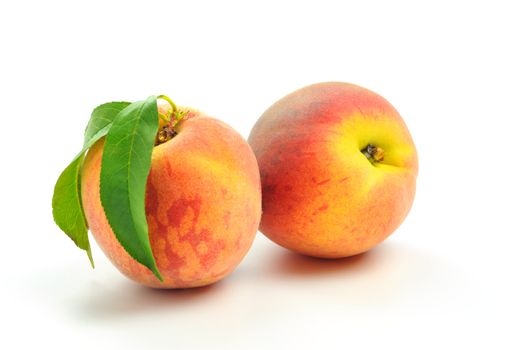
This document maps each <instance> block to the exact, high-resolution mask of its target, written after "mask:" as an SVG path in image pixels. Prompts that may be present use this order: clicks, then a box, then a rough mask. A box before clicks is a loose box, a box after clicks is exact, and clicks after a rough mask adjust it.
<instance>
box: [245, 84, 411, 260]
mask: <svg viewBox="0 0 527 350" xmlns="http://www.w3.org/2000/svg"><path fill="white" fill-rule="evenodd" d="M249 144H250V145H251V146H252V147H253V150H254V152H255V154H256V158H257V159H258V164H259V166H260V176H261V179H262V191H263V217H262V221H261V224H260V230H261V231H262V232H263V233H264V234H265V235H267V237H269V238H270V239H272V240H273V241H275V242H276V243H278V244H280V245H282V246H284V247H286V248H289V249H291V250H293V251H296V252H299V253H302V254H306V255H311V256H316V257H323V258H339V257H347V256H351V255H354V254H358V253H361V252H364V251H367V250H368V249H371V248H372V247H374V246H375V245H377V244H378V243H380V242H381V241H383V240H384V239H385V238H386V237H388V236H389V235H390V234H391V233H392V232H393V231H394V230H395V229H396V228H397V227H398V226H399V225H400V224H401V223H402V222H403V220H404V218H405V217H406V215H407V214H408V212H409V210H410V207H411V205H412V201H413V198H414V194H415V184H416V176H417V171H418V162H417V152H416V149H415V146H414V143H413V141H412V137H411V136H410V133H409V131H408V129H407V127H406V125H405V123H404V121H403V120H402V118H401V117H400V115H399V113H397V111H396V110H395V109H394V107H392V105H391V104H390V103H389V102H388V101H386V100H385V99H384V98H382V97H381V96H379V95H377V94H375V93H374V92H371V91H369V90H366V89H364V88H361V87H359V86H356V85H352V84H347V83H321V84H315V85H311V86H308V87H305V88H303V89H300V90H298V91H296V92H293V93H292V94H290V95H288V96H286V97H284V98H282V99H281V100H280V101H278V102H276V103H275V104H274V105H272V106H271V107H270V108H269V109H268V110H267V111H265V113H264V114H263V115H262V116H261V117H260V119H259V120H258V121H257V123H256V125H255V126H254V128H253V130H252V131H251V134H250V137H249Z"/></svg>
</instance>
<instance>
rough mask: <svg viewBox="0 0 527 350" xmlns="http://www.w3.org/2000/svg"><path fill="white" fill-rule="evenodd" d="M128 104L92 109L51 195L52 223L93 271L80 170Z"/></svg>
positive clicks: (115, 103)
mask: <svg viewBox="0 0 527 350" xmlns="http://www.w3.org/2000/svg"><path fill="white" fill-rule="evenodd" d="M129 104H130V103H129V102H110V103H106V104H103V105H101V106H99V107H97V108H95V109H94V110H93V112H92V117H91V119H90V122H89V123H88V127H87V128H86V133H85V140H84V146H83V148H82V150H81V151H80V152H79V154H77V156H76V157H75V158H74V159H73V161H72V162H71V163H70V164H69V165H68V166H67V167H66V169H64V171H63V172H62V174H60V176H59V178H58V180H57V183H56V184H55V189H54V191H53V199H52V207H53V219H54V220H55V223H56V224H57V226H58V227H60V229H61V230H62V231H64V233H66V234H67V235H68V236H69V237H70V238H71V239H72V240H73V242H75V244H76V245H77V246H78V247H79V248H81V249H83V250H85V251H86V253H87V254H88V258H89V259H90V263H91V265H92V267H93V257H92V254H91V248H90V241H89V240H88V227H87V224H86V218H85V215H84V210H83V209H82V199H81V191H80V175H79V173H80V168H81V166H82V162H83V160H84V154H85V153H86V150H88V149H89V148H90V147H91V146H93V144H94V143H95V142H97V141H98V140H99V139H100V138H101V137H103V136H105V135H106V133H107V132H108V130H109V129H110V126H111V121H113V119H115V116H116V115H117V114H118V113H119V112H120V111H121V110H122V109H124V108H125V107H126V106H127V105H129Z"/></svg>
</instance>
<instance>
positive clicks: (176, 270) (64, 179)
mask: <svg viewBox="0 0 527 350" xmlns="http://www.w3.org/2000/svg"><path fill="white" fill-rule="evenodd" d="M86 150H89V151H88V153H87V154H86V155H85V152H86ZM79 179H80V180H79ZM79 181H80V183H79ZM52 205H53V218H54V220H55V222H56V224H57V225H58V226H59V227H60V228H61V229H62V231H64V232H65V233H66V234H67V235H68V236H69V237H70V238H71V239H72V240H73V241H74V242H75V244H76V245H77V246H78V247H79V248H81V249H83V250H85V251H86V253H87V255H88V257H89V258H90V261H91V262H92V265H93V260H92V255H91V248H90V243H89V239H88V233H87V229H88V228H89V229H90V230H91V232H92V235H93V237H94V238H95V240H96V241H97V243H98V244H99V246H100V247H101V249H102V251H103V252H104V253H105V254H106V256H107V257H108V259H110V261H111V262H112V263H113V264H114V265H115V266H116V267H117V268H118V269H119V270H120V271H121V272H122V273H123V274H124V275H126V276H127V277H129V278H130V279H132V280H134V281H136V282H139V283H141V284H143V285H146V286H150V287H154V288H189V287H198V286H204V285H207V284H211V283H214V282H216V281H218V280H220V279H221V278H223V277H225V276H227V275H228V274H229V273H230V272H231V271H232V270H233V269H234V268H235V267H236V266H237V265H238V264H239V263H240V261H241V260H242V259H243V257H244V256H245V254H246V253H247V251H248V250H249V248H250V246H251V244H252V242H253V240H254V237H255V234H256V231H257V229H258V224H259V221H260V217H261V188H260V174H259V172H258V164H257V162H256V158H255V156H254V153H253V152H252V150H251V148H250V147H249V145H248V144H247V142H246V141H245V140H244V139H243V138H242V137H241V136H240V135H239V134H238V133H237V132H236V131H235V130H234V129H232V128H231V127H229V126H228V125H226V124H225V123H223V122H221V121H219V120H217V119H213V118H210V117H208V116H206V115H204V114H203V113H201V112H198V111H196V110H193V109H190V108H180V107H176V105H175V104H174V103H173V102H172V101H171V100H170V99H169V98H168V97H166V96H164V95H161V96H157V97H156V96H150V97H148V98H147V99H146V100H143V101H138V102H134V103H130V102H109V103H105V104H102V105H100V106H98V107H97V108H95V109H94V110H93V112H92V116H91V119H90V121H89V123H88V126H87V127H86V131H85V136H84V145H83V148H82V150H81V152H80V153H78V155H77V156H76V157H75V158H74V159H73V161H72V162H71V163H70V164H69V165H68V166H67V167H66V169H64V171H63V172H62V174H61V175H60V176H59V179H58V180H57V183H56V185H55V190H54V193H53V201H52Z"/></svg>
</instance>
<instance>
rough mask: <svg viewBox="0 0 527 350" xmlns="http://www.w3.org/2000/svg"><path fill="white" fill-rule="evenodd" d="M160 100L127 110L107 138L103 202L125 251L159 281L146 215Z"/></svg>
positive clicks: (122, 112) (103, 168) (103, 156)
mask: <svg viewBox="0 0 527 350" xmlns="http://www.w3.org/2000/svg"><path fill="white" fill-rule="evenodd" d="M156 101H157V99H156V97H155V96H151V97H149V98H148V99H146V100H145V101H140V102H135V103H132V104H131V105H129V106H128V107H126V108H125V109H123V110H122V111H121V112H120V113H119V114H118V115H117V117H116V118H115V120H114V121H113V123H112V126H111V128H110V130H109V131H108V135H107V137H106V140H105V143H104V149H103V155H102V166H101V188H100V190H101V203H102V206H103V208H104V211H105V214H106V218H107V219H108V223H109V224H110V226H111V227H112V230H113V232H114V233H115V236H116V237H117V239H118V240H119V242H120V243H121V245H122V246H123V248H124V249H125V250H126V251H127V252H128V254H130V256H132V257H133V258H134V259H136V260H137V261H138V262H139V263H141V264H143V265H144V266H146V267H147V268H149V269H150V270H151V271H152V272H153V273H154V274H155V275H156V276H157V278H158V279H159V280H161V281H162V277H161V274H160V273H159V271H158V269H157V266H156V262H155V259H154V255H153V253H152V248H151V246H150V241H149V239H148V224H147V221H146V214H145V192H146V181H147V178H148V174H149V172H150V165H151V161H152V150H153V148H154V140H155V136H156V133H157V129H158V123H159V122H158V113H157V102H156Z"/></svg>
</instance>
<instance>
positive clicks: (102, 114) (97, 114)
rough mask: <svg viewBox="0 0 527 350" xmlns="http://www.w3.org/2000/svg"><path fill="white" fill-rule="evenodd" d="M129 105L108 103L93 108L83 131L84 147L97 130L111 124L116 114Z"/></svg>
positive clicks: (126, 103)
mask: <svg viewBox="0 0 527 350" xmlns="http://www.w3.org/2000/svg"><path fill="white" fill-rule="evenodd" d="M129 104H130V102H109V103H105V104H102V105H100V106H98V107H97V108H95V109H94V110H93V112H92V113H91V118H90V121H89V122H88V125H87V126H86V130H85V131H84V144H85V145H86V144H87V143H88V142H89V141H90V140H91V139H92V138H93V136H94V135H95V134H96V133H98V132H99V130H101V129H103V128H104V127H106V126H107V125H109V124H110V123H112V122H113V120H114V119H115V117H116V116H117V114H118V113H119V112H120V111H122V110H123V109H124V108H125V107H127V106H128V105H129Z"/></svg>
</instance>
